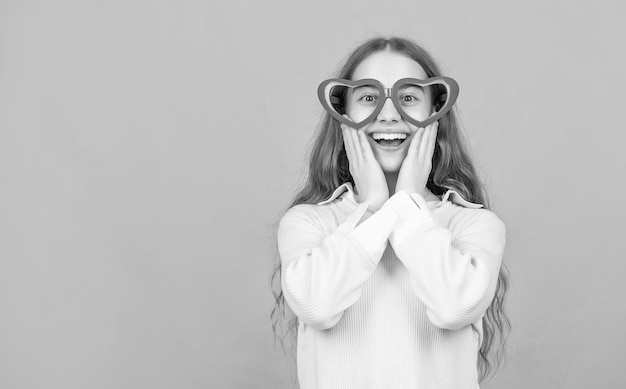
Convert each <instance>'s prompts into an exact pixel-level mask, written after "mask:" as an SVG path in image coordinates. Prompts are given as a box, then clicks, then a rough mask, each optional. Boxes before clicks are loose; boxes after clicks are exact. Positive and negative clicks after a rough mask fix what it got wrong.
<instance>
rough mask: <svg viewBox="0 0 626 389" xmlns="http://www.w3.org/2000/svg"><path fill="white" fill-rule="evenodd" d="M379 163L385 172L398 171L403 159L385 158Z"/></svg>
mask: <svg viewBox="0 0 626 389" xmlns="http://www.w3.org/2000/svg"><path fill="white" fill-rule="evenodd" d="M379 163H380V167H381V168H382V169H383V172H385V173H398V172H399V171H400V167H401V166H402V161H399V160H383V161H379Z"/></svg>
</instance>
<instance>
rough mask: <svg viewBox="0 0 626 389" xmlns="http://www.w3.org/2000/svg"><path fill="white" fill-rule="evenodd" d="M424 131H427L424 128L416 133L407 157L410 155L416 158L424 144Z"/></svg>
mask: <svg viewBox="0 0 626 389" xmlns="http://www.w3.org/2000/svg"><path fill="white" fill-rule="evenodd" d="M424 131H425V128H424V127H420V128H418V129H417V131H416V132H415V135H413V139H412V140H411V144H409V152H408V153H407V155H408V154H410V155H411V156H414V155H415V154H416V153H417V152H418V151H419V145H420V143H421V142H422V138H423V136H424Z"/></svg>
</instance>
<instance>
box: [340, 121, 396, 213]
mask: <svg viewBox="0 0 626 389" xmlns="http://www.w3.org/2000/svg"><path fill="white" fill-rule="evenodd" d="M341 132H342V133H343V141H344V145H345V147H346V154H347V155H348V161H349V163H350V174H352V178H353V179H354V183H355V185H356V191H357V192H358V197H359V199H358V200H357V201H358V202H363V201H369V208H370V209H371V210H372V211H374V212H375V211H378V210H379V209H380V207H382V205H383V204H384V203H385V201H387V199H388V198H389V188H388V187H387V179H386V178H385V173H383V169H382V168H381V167H380V164H379V163H378V161H377V160H376V157H375V156H374V152H373V151H372V147H371V146H370V144H369V142H368V141H367V135H365V133H364V132H363V131H361V130H356V129H354V128H352V127H348V126H347V125H345V124H343V123H342V124H341Z"/></svg>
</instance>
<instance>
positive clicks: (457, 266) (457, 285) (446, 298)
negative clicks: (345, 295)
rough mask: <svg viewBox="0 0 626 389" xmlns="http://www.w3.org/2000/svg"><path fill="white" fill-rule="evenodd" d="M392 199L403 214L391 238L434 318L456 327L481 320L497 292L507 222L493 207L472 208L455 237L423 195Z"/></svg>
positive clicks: (402, 194) (442, 324)
mask: <svg viewBox="0 0 626 389" xmlns="http://www.w3.org/2000/svg"><path fill="white" fill-rule="evenodd" d="M388 202H389V206H390V207H392V208H393V209H395V210H396V212H398V214H400V215H402V218H401V219H400V220H399V221H398V223H397V224H396V227H395V229H394V231H392V232H391V234H390V237H389V241H390V243H391V246H392V247H393V249H394V251H395V253H396V255H397V256H398V258H399V259H400V260H401V261H402V262H403V263H404V265H405V266H406V268H407V269H408V270H409V272H410V273H411V285H412V287H413V290H414V291H415V293H416V295H417V296H418V298H419V299H420V300H422V302H423V303H424V305H425V306H426V312H427V315H428V318H429V319H430V320H431V322H432V323H433V324H434V325H436V326H438V327H440V328H445V329H451V330H456V329H459V328H462V327H464V326H466V325H468V324H471V323H474V322H475V321H477V320H478V319H480V317H481V316H482V315H483V314H484V312H485V311H486V309H487V308H488V307H489V305H490V303H491V301H492V299H493V296H494V294H495V289H496V283H497V280H498V274H499V269H500V265H501V262H502V256H503V252H504V247H505V244H506V229H505V225H504V223H503V222H502V221H501V220H500V219H499V218H498V217H497V216H496V215H495V214H494V213H493V212H491V211H488V210H472V212H470V213H468V217H466V218H465V219H464V220H463V221H462V223H463V225H462V229H461V231H460V232H459V233H457V234H456V236H455V237H453V236H452V232H451V231H450V230H448V229H447V228H445V227H444V226H442V225H441V223H440V222H439V221H438V219H437V217H436V215H434V214H433V213H432V212H431V211H430V210H429V209H428V207H427V205H426V202H425V201H424V199H423V198H422V197H421V196H420V195H419V194H416V193H414V194H411V195H409V194H407V193H406V192H399V193H398V194H396V195H394V196H393V197H392V198H391V199H390V200H389V201H388Z"/></svg>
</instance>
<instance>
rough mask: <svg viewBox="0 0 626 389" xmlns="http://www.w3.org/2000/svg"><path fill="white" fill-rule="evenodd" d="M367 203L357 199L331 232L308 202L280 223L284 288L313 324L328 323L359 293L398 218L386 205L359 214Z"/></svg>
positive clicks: (289, 300) (328, 325)
mask: <svg viewBox="0 0 626 389" xmlns="http://www.w3.org/2000/svg"><path fill="white" fill-rule="evenodd" d="M367 206H368V203H361V204H359V205H358V206H357V207H356V208H355V209H354V210H352V211H351V212H350V213H349V214H348V215H347V217H346V219H345V220H344V221H343V222H342V223H341V224H339V225H338V226H337V228H336V229H335V230H334V231H330V232H328V231H326V230H327V228H326V227H325V226H324V225H323V222H322V220H321V218H320V217H319V216H318V214H317V212H316V211H315V209H314V208H313V207H315V206H312V205H297V206H295V207H293V208H291V209H290V210H289V211H287V213H286V214H285V215H284V216H283V218H282V219H281V221H280V223H279V227H278V250H279V254H280V257H281V262H282V277H281V285H282V290H283V294H284V296H285V300H286V301H287V303H288V304H289V306H290V307H291V309H292V310H293V311H294V313H295V314H296V315H297V316H298V317H299V318H300V320H302V321H303V322H305V323H306V324H308V325H310V326H311V327H313V328H317V329H328V328H331V327H333V326H334V325H335V324H337V322H338V321H339V320H340V319H341V316H342V314H343V312H344V310H345V309H347V308H348V307H350V306H351V305H353V304H354V303H355V302H356V301H357V300H358V299H359V298H360V296H361V292H362V287H363V284H364V282H365V281H367V279H368V278H370V276H371V275H372V273H373V272H374V270H375V268H376V265H377V264H378V262H379V261H380V259H381V257H382V254H383V252H384V250H385V248H386V246H387V239H388V238H389V234H390V233H391V231H392V229H393V228H394V226H395V224H396V223H397V221H398V219H399V217H398V214H397V213H395V212H394V211H393V210H392V209H390V208H386V209H384V210H383V209H381V210H379V211H378V212H376V213H375V214H373V215H371V216H370V217H369V218H364V216H365V212H366V211H367Z"/></svg>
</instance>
